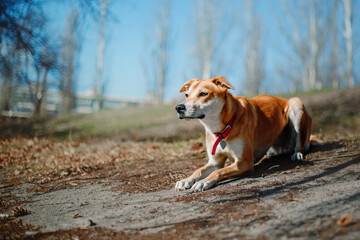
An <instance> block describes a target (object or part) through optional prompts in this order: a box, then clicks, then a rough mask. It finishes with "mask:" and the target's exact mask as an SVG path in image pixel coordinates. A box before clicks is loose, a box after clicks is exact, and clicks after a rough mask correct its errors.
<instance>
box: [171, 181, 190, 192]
mask: <svg viewBox="0 0 360 240" xmlns="http://www.w3.org/2000/svg"><path fill="white" fill-rule="evenodd" d="M191 186H192V182H191V181H188V180H185V179H184V180H180V181H178V182H176V184H175V190H177V191H182V190H186V189H189V188H190V187H191Z"/></svg>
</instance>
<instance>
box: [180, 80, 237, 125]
mask: <svg viewBox="0 0 360 240" xmlns="http://www.w3.org/2000/svg"><path fill="white" fill-rule="evenodd" d="M230 88H231V89H235V88H234V87H233V86H232V85H231V84H230V83H229V82H228V81H227V80H226V78H225V77H215V78H211V79H208V80H199V79H190V80H189V81H187V82H186V83H184V85H183V86H182V87H181V89H180V92H185V97H186V99H185V102H184V103H181V104H179V105H177V106H176V107H175V109H176V111H177V113H178V116H179V118H180V119H183V118H198V119H202V118H204V117H206V116H208V115H212V114H219V113H220V111H221V109H222V107H223V105H224V98H225V94H226V91H227V90H228V89H230Z"/></svg>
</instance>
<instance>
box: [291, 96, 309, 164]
mask: <svg viewBox="0 0 360 240" xmlns="http://www.w3.org/2000/svg"><path fill="white" fill-rule="evenodd" d="M287 114H288V118H289V121H290V122H291V126H292V127H293V134H292V138H293V139H291V140H295V141H294V142H295V148H294V154H293V155H292V156H291V160H293V161H295V160H302V159H304V153H305V152H306V151H308V149H309V138H310V134H311V121H312V120H311V117H310V115H309V113H308V112H307V110H306V108H305V106H304V104H303V103H302V101H301V100H300V98H297V97H294V98H290V99H289V103H288V112H287Z"/></svg>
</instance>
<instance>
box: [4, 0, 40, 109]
mask: <svg viewBox="0 0 360 240" xmlns="http://www.w3.org/2000/svg"><path fill="white" fill-rule="evenodd" d="M44 24H45V17H44V15H43V12H42V11H41V8H40V7H39V5H38V4H36V3H34V2H33V1H31V0H29V1H0V68H1V75H2V77H3V78H2V82H1V94H0V113H1V111H2V110H11V108H12V103H11V102H12V101H11V99H12V93H13V88H14V86H16V85H19V84H21V81H22V80H23V78H20V76H22V75H24V73H23V72H22V70H23V69H22V66H21V64H20V62H19V61H20V60H21V57H22V56H24V55H28V54H30V55H35V54H36V48H37V47H38V46H39V45H41V44H42V35H43V34H42V29H43V27H44ZM0 115H1V114H0Z"/></svg>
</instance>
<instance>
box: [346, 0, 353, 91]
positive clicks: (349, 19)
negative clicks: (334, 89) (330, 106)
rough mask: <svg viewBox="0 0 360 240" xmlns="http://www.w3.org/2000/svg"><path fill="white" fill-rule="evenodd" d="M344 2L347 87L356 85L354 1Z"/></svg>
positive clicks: (347, 0)
mask: <svg viewBox="0 0 360 240" xmlns="http://www.w3.org/2000/svg"><path fill="white" fill-rule="evenodd" d="M343 3H344V22H345V27H344V37H345V39H346V64H347V69H346V74H345V77H346V83H347V87H350V88H352V87H354V85H355V81H354V72H353V60H354V51H353V33H352V27H353V15H354V14H353V11H354V9H353V1H351V0H343Z"/></svg>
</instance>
